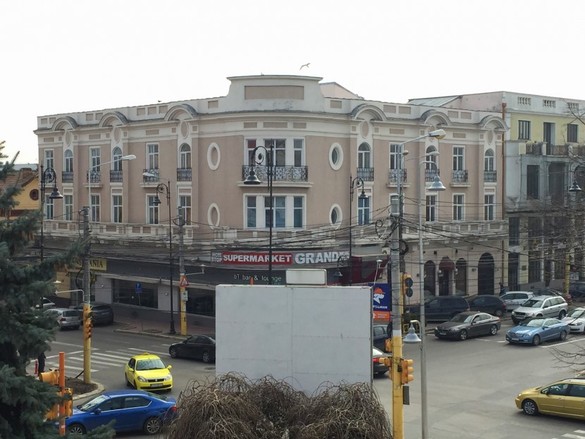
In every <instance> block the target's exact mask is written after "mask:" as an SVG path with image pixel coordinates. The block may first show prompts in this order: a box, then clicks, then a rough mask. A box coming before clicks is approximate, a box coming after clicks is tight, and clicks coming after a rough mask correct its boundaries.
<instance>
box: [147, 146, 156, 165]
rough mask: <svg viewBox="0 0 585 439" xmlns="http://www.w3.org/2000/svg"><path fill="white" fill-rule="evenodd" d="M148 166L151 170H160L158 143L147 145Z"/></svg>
mask: <svg viewBox="0 0 585 439" xmlns="http://www.w3.org/2000/svg"><path fill="white" fill-rule="evenodd" d="M146 166H147V168H148V169H149V170H151V169H158V143H147V144H146Z"/></svg>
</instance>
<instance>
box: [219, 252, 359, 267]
mask: <svg viewBox="0 0 585 439" xmlns="http://www.w3.org/2000/svg"><path fill="white" fill-rule="evenodd" d="M348 256H349V252H346V251H319V252H283V251H273V252H272V265H280V266H292V265H312V264H336V263H337V261H338V260H339V258H340V257H348ZM269 260H270V255H269V253H268V252H236V251H225V252H212V254H211V261H212V262H215V263H218V264H226V265H268V262H269Z"/></svg>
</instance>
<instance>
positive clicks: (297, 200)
mask: <svg viewBox="0 0 585 439" xmlns="http://www.w3.org/2000/svg"><path fill="white" fill-rule="evenodd" d="M303 201H304V199H303V197H293V225H294V228H295V229H302V228H303V216H304V212H305V208H304V206H303Z"/></svg>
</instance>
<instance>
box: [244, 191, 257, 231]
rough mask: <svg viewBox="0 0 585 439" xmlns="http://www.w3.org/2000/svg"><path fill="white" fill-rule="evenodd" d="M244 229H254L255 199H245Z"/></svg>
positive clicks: (253, 197) (252, 197)
mask: <svg viewBox="0 0 585 439" xmlns="http://www.w3.org/2000/svg"><path fill="white" fill-rule="evenodd" d="M246 227H248V228H250V229H255V228H256V197H255V196H251V197H246Z"/></svg>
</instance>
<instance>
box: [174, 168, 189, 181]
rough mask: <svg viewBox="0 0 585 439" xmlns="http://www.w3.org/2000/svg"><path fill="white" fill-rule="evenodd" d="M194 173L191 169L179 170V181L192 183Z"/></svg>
mask: <svg viewBox="0 0 585 439" xmlns="http://www.w3.org/2000/svg"><path fill="white" fill-rule="evenodd" d="M192 171H193V170H192V169H191V168H177V181H192V178H193V177H192V175H193V172H192Z"/></svg>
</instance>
